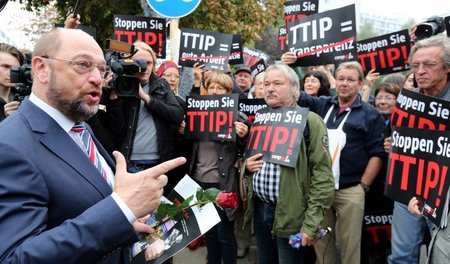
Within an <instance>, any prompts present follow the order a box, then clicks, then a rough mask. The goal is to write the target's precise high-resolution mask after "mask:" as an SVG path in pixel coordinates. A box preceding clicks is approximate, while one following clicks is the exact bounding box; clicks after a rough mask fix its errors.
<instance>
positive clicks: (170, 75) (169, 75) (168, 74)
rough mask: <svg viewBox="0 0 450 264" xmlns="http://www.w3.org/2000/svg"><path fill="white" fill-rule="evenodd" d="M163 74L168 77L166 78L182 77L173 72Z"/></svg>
mask: <svg viewBox="0 0 450 264" xmlns="http://www.w3.org/2000/svg"><path fill="white" fill-rule="evenodd" d="M162 76H164V77H166V78H169V79H171V78H175V79H180V75H176V74H172V73H164V74H163V75H162Z"/></svg>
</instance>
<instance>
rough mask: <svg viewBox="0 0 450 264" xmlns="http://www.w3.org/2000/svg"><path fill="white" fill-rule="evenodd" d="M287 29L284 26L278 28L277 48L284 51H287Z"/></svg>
mask: <svg viewBox="0 0 450 264" xmlns="http://www.w3.org/2000/svg"><path fill="white" fill-rule="evenodd" d="M287 39H288V36H287V31H286V26H283V27H280V28H279V29H278V49H279V50H280V51H282V52H283V53H285V52H286V51H287Z"/></svg>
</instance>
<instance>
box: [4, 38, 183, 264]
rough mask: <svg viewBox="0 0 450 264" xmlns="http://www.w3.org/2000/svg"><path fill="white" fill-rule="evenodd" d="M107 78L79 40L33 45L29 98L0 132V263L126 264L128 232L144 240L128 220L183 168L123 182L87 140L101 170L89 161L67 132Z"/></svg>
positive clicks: (93, 49) (99, 60) (86, 113)
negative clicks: (175, 171)
mask: <svg viewBox="0 0 450 264" xmlns="http://www.w3.org/2000/svg"><path fill="white" fill-rule="evenodd" d="M107 71H108V69H107V67H106V65H105V60H104V57H103V52H102V50H101V49H100V47H99V46H98V44H97V43H96V42H95V40H94V39H93V38H92V37H90V36H89V35H87V34H86V33H83V32H82V31H79V30H73V29H57V30H53V31H51V32H50V33H47V34H45V35H44V36H43V37H42V38H41V39H40V40H39V41H38V42H37V44H36V46H35V49H34V57H33V59H32V72H33V88H32V94H31V95H30V97H29V98H27V99H25V100H24V101H23V103H22V105H21V106H20V108H19V110H18V112H17V113H15V114H14V115H12V116H11V117H9V118H8V119H7V120H5V121H4V122H2V123H1V125H0V241H1V243H0V263H127V262H128V261H129V260H130V252H129V250H127V249H129V248H130V246H131V245H132V243H133V242H136V241H137V240H138V236H137V232H147V233H148V232H150V231H151V229H150V228H149V227H148V226H146V225H143V224H139V221H136V219H139V218H141V217H144V216H145V215H148V214H149V213H150V212H152V211H153V210H155V209H156V208H157V207H158V206H159V203H160V198H161V195H162V192H163V187H164V185H165V184H166V183H167V177H166V176H165V175H163V174H164V173H166V172H167V171H169V170H170V169H172V168H174V167H176V166H178V165H181V164H183V163H184V162H185V160H184V158H179V159H174V160H171V161H168V162H166V163H163V164H161V165H159V166H156V167H154V168H152V169H149V170H145V171H141V172H139V173H136V174H129V173H127V172H126V162H125V159H124V157H123V155H121V154H120V153H119V152H115V153H114V156H115V158H116V162H117V167H115V165H114V163H113V161H112V160H111V159H110V158H109V157H108V154H107V153H106V152H105V150H104V149H103V148H102V147H101V145H100V144H99V143H98V142H97V140H96V139H95V138H94V137H93V136H92V137H91V138H92V140H93V142H94V143H95V146H96V148H97V151H96V152H94V153H97V154H96V155H97V159H96V161H97V165H98V163H100V164H101V166H102V169H98V167H96V165H94V163H93V162H91V161H90V160H89V157H88V155H86V149H87V147H86V148H85V149H83V148H84V146H83V145H82V144H83V141H82V140H80V138H79V137H78V135H77V134H76V132H74V131H72V127H73V126H74V125H75V124H76V123H77V124H79V123H81V124H84V121H85V120H87V119H88V118H89V117H91V116H92V115H94V114H95V112H96V111H97V109H98V103H99V100H100V96H101V93H102V82H103V78H104V74H106V72H107ZM88 131H89V127H88ZM77 137H78V138H77ZM92 140H91V142H92ZM98 154H99V155H98ZM114 171H115V175H114ZM100 172H102V173H100ZM102 174H103V177H102ZM105 179H106V180H105ZM153 256H154V255H153Z"/></svg>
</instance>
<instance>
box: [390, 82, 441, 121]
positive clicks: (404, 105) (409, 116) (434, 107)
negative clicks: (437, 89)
mask: <svg viewBox="0 0 450 264" xmlns="http://www.w3.org/2000/svg"><path fill="white" fill-rule="evenodd" d="M449 120H450V102H448V101H444V100H441V99H438V98H435V97H430V96H426V95H423V94H420V93H416V92H413V91H409V90H407V89H402V91H401V93H400V94H399V95H398V97H397V102H396V104H395V107H394V110H393V112H392V115H391V126H393V127H395V126H397V127H399V126H401V127H409V128H420V129H431V130H435V129H436V130H450V122H449Z"/></svg>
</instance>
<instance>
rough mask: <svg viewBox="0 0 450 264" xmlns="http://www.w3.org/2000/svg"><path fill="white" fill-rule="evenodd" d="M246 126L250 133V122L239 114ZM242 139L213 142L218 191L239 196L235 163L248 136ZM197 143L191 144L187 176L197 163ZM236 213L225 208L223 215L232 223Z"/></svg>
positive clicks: (243, 148) (237, 167) (234, 210)
mask: <svg viewBox="0 0 450 264" xmlns="http://www.w3.org/2000/svg"><path fill="white" fill-rule="evenodd" d="M237 121H239V122H242V123H244V124H246V125H247V127H248V131H249V133H250V127H251V124H250V121H249V119H248V117H247V116H246V115H245V114H243V113H239V116H238V120H237ZM249 133H247V135H246V136H245V137H244V138H240V137H237V138H236V142H231V141H224V140H222V141H215V149H216V152H217V157H218V160H217V164H218V167H219V177H220V182H219V189H220V190H222V191H225V192H235V193H238V194H239V173H238V170H239V165H238V164H237V161H238V159H239V158H242V157H243V155H244V151H245V145H246V144H247V139H248V134H249ZM198 143H199V141H194V142H193V147H192V154H191V160H190V164H189V175H191V176H192V175H194V171H195V165H196V162H197V158H196V157H197V153H198ZM236 212H237V208H235V209H233V208H225V213H226V214H227V216H228V219H230V221H233V220H234V218H235V215H236Z"/></svg>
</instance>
